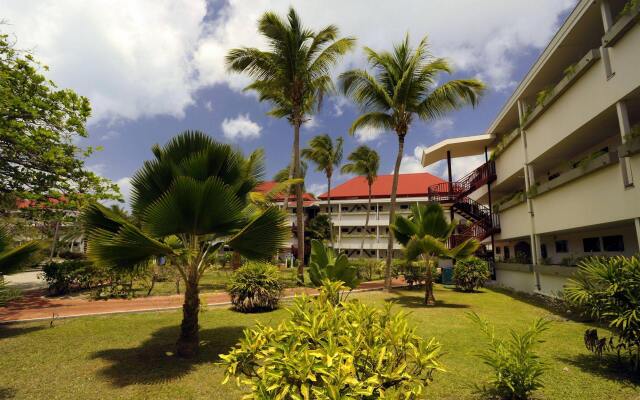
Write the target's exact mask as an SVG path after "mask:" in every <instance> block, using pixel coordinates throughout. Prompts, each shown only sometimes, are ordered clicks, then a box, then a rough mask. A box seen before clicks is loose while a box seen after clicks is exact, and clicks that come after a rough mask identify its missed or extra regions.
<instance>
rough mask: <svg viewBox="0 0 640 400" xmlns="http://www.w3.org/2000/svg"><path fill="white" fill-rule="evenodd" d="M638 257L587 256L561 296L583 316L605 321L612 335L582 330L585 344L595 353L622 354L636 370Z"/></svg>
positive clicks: (639, 349)
mask: <svg viewBox="0 0 640 400" xmlns="http://www.w3.org/2000/svg"><path fill="white" fill-rule="evenodd" d="M639 294H640V258H638V257H629V258H627V257H623V256H618V257H609V258H605V257H589V258H586V259H584V260H582V261H580V262H579V263H578V271H577V272H576V273H575V275H574V276H573V277H572V278H570V279H569V280H568V281H567V283H566V284H565V287H564V297H565V300H567V301H568V302H569V303H570V304H572V305H576V306H578V307H580V308H581V309H582V313H583V315H586V316H589V317H591V318H594V319H596V320H597V321H599V322H601V323H604V324H607V325H608V326H609V329H611V330H612V331H613V333H614V335H613V337H611V338H606V337H598V332H597V330H596V329H593V330H587V331H586V332H585V336H584V339H585V345H586V347H587V348H588V349H589V350H590V351H593V352H594V353H596V354H602V353H603V352H605V351H610V352H614V353H616V354H618V356H619V357H621V356H623V355H626V357H627V358H628V359H629V361H630V366H631V369H632V370H634V371H638V370H640V296H639Z"/></svg>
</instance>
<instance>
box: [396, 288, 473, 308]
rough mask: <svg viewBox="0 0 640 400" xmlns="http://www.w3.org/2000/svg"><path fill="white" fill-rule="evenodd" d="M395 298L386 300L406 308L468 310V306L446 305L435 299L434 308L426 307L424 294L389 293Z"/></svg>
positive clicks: (444, 302)
mask: <svg viewBox="0 0 640 400" xmlns="http://www.w3.org/2000/svg"><path fill="white" fill-rule="evenodd" d="M391 293H392V294H394V295H395V296H396V297H393V298H391V299H388V300H387V301H388V302H390V303H394V304H398V305H401V306H403V307H407V308H427V307H429V308H431V307H433V308H469V305H468V304H456V303H447V302H446V301H443V300H438V299H436V304H435V306H427V305H426V304H424V294H423V293H421V294H419V295H418V294H417V293H416V295H415V296H412V295H406V294H404V293H402V292H395V291H394V292H391Z"/></svg>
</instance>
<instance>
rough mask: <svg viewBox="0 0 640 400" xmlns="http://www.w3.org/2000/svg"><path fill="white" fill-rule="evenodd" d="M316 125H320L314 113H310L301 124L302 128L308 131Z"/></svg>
mask: <svg viewBox="0 0 640 400" xmlns="http://www.w3.org/2000/svg"><path fill="white" fill-rule="evenodd" d="M318 126H320V120H319V119H318V117H316V116H315V115H312V116H310V117H309V118H308V120H307V122H305V123H304V124H302V129H306V130H308V131H310V130H313V129H316V128H317V127H318Z"/></svg>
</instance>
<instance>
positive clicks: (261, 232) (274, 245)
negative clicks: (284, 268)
mask: <svg viewBox="0 0 640 400" xmlns="http://www.w3.org/2000/svg"><path fill="white" fill-rule="evenodd" d="M288 237H289V232H288V225H287V215H286V214H285V213H284V212H282V211H281V210H279V209H278V208H276V207H270V208H268V209H267V210H265V211H264V212H262V213H260V214H258V216H255V217H253V218H252V220H251V221H250V222H248V223H247V224H246V226H245V227H244V228H242V230H240V231H239V232H237V233H236V234H235V235H234V236H233V237H231V238H230V239H229V240H228V241H227V244H228V245H229V246H230V247H231V248H232V249H234V250H235V251H237V252H238V253H240V254H241V255H243V256H244V257H247V258H249V259H267V258H268V257H271V256H272V255H273V254H275V252H276V251H277V250H278V249H279V248H280V247H282V246H283V245H284V243H285V242H286V240H287V239H288Z"/></svg>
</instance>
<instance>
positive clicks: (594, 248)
mask: <svg viewBox="0 0 640 400" xmlns="http://www.w3.org/2000/svg"><path fill="white" fill-rule="evenodd" d="M582 247H583V248H584V252H585V253H595V252H598V251H600V238H599V237H591V238H584V239H582Z"/></svg>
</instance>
